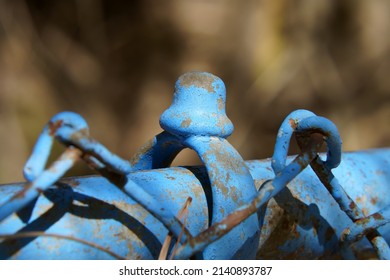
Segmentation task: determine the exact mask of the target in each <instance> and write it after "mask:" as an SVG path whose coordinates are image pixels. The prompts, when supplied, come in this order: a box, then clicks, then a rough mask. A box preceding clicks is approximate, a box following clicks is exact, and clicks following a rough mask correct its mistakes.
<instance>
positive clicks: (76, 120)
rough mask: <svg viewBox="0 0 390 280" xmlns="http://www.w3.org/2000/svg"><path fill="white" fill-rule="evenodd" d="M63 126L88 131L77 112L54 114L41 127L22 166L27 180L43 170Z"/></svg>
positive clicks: (30, 179)
mask: <svg viewBox="0 0 390 280" xmlns="http://www.w3.org/2000/svg"><path fill="white" fill-rule="evenodd" d="M64 127H66V128H68V129H71V130H72V131H85V132H87V131H88V125H87V123H86V122H85V120H84V119H83V118H82V117H81V116H80V115H79V114H76V113H73V112H62V113H59V114H57V115H55V116H54V117H53V118H52V119H51V120H50V121H49V122H48V124H47V125H46V126H45V127H44V128H43V131H42V133H41V134H40V136H39V137H38V140H37V142H36V144H35V146H34V148H33V152H32V154H31V156H30V157H29V159H28V160H27V162H26V164H25V166H24V169H23V173H24V177H25V178H26V180H27V181H29V182H31V181H33V180H35V179H36V178H37V177H38V176H39V174H41V173H42V172H43V170H44V169H45V166H46V164H47V160H48V158H49V155H50V151H51V148H52V147H53V142H54V138H55V137H56V136H57V134H58V130H59V129H61V128H64Z"/></svg>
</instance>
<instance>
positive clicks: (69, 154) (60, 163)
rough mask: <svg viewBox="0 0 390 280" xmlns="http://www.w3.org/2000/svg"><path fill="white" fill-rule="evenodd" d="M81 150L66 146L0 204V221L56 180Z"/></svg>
mask: <svg viewBox="0 0 390 280" xmlns="http://www.w3.org/2000/svg"><path fill="white" fill-rule="evenodd" d="M80 156H81V151H80V150H78V149H75V148H68V149H67V150H65V152H64V153H63V154H62V155H61V156H60V158H59V159H58V160H57V161H55V162H54V163H53V164H52V165H51V166H50V167H49V168H48V169H46V170H44V171H43V172H41V174H40V175H38V177H36V178H35V179H34V180H33V181H32V182H30V183H27V184H26V185H25V186H24V189H23V190H21V191H20V192H18V193H16V194H15V195H14V196H12V197H11V198H10V199H9V200H8V201H6V202H5V203H3V204H2V205H1V206H0V222H1V221H3V220H4V219H5V218H7V217H8V216H9V215H11V214H12V213H14V212H18V211H19V210H20V209H22V208H23V207H24V206H26V205H27V204H28V203H30V202H31V201H33V200H34V199H35V198H36V197H37V196H38V195H39V194H40V193H41V192H43V191H45V190H46V189H47V188H49V187H50V186H51V185H53V184H54V183H55V182H57V181H58V180H59V179H60V178H61V177H62V176H64V174H65V172H66V171H68V170H69V169H70V168H71V167H72V166H73V165H74V163H75V162H76V161H77V160H78V159H79V158H80Z"/></svg>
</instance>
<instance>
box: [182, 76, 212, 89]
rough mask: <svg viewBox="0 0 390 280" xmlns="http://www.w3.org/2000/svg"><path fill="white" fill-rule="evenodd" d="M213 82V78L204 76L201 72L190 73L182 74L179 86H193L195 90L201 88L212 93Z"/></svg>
mask: <svg viewBox="0 0 390 280" xmlns="http://www.w3.org/2000/svg"><path fill="white" fill-rule="evenodd" d="M214 81H215V77H214V76H211V75H205V74H203V73H201V72H191V73H187V74H184V75H182V76H181V77H180V86H182V87H186V88H188V87H190V86H195V87H197V88H203V89H205V90H207V91H208V92H209V93H213V92H214V87H213V83H214Z"/></svg>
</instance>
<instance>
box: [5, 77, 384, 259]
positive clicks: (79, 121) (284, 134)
mask: <svg viewBox="0 0 390 280" xmlns="http://www.w3.org/2000/svg"><path fill="white" fill-rule="evenodd" d="M225 101H226V93H225V86H224V84H223V82H222V81H221V80H220V79H219V78H218V77H216V76H214V75H212V74H209V73H203V72H191V73H187V74H184V75H183V76H181V77H180V78H179V80H178V81H177V83H176V86H175V93H174V99H173V102H172V105H171V106H170V107H169V108H168V109H167V110H166V111H165V112H164V113H163V114H162V116H161V118H160V124H161V127H162V128H163V129H164V131H163V132H162V133H160V134H159V135H156V136H155V137H154V138H152V139H151V140H150V141H149V142H148V143H147V144H146V145H145V146H144V147H142V148H141V149H140V150H139V152H138V153H137V154H136V155H134V157H133V158H132V159H130V160H129V161H127V160H124V159H121V158H120V157H118V156H116V155H114V154H112V153H111V152H110V151H109V150H108V149H107V148H106V147H104V146H103V145H101V144H100V143H99V142H97V141H96V140H94V139H93V138H91V137H90V136H89V133H88V126H87V123H86V121H85V120H84V119H83V118H82V117H81V116H79V115H77V114H74V113H71V112H64V113H60V114H58V115H56V116H54V117H53V118H52V120H50V122H49V123H48V125H47V126H46V127H45V128H44V130H43V132H42V134H41V136H40V137H39V138H38V141H37V144H36V146H35V148H34V150H33V153H32V155H31V157H30V159H29V160H28V161H27V163H26V167H25V170H24V173H25V177H26V180H27V181H28V182H27V183H25V184H9V185H2V186H0V258H2V259H8V258H11V259H12V258H15V259H42V258H43V259H55V258H58V259H105V258H127V259H155V258H157V257H158V256H159V253H160V251H161V248H162V244H163V243H164V241H165V240H166V237H167V235H168V234H172V235H173V238H174V242H175V243H176V244H175V246H173V244H171V246H170V248H169V250H168V251H169V257H170V258H175V259H187V258H198V259H254V258H258V259H263V258H268V259H269V258H270V259H279V258H282V259H283V258H285V259H312V258H344V259H354V258H366V256H365V255H364V254H367V253H369V254H373V253H375V257H376V258H380V259H390V250H389V246H388V242H389V241H390V226H389V222H390V206H389V205H390V195H389V191H390V190H389V189H388V185H389V182H390V174H389V170H390V150H389V149H378V150H372V151H361V152H354V153H342V152H341V139H340V136H339V133H338V131H337V128H336V126H335V125H334V124H333V123H332V122H331V121H329V120H328V119H326V118H323V117H320V116H316V115H315V114H314V113H312V112H309V111H306V110H298V111H294V112H292V113H291V114H290V115H289V116H287V118H286V119H285V121H284V122H283V123H282V125H281V127H280V130H279V132H278V134H277V138H276V144H275V151H274V155H273V157H272V159H269V160H264V161H247V162H245V161H244V160H243V159H242V158H241V156H240V155H239V153H238V152H237V151H236V150H235V149H234V148H233V147H232V146H231V145H230V144H229V142H228V141H227V140H226V137H228V136H229V135H230V134H231V133H232V132H233V125H232V123H231V121H230V120H229V118H228V117H227V116H226V112H225ZM293 135H295V137H296V139H297V142H298V144H299V146H300V148H301V153H300V154H299V155H297V156H296V157H288V156H287V153H288V147H289V143H290V140H291V137H292V136H293ZM54 140H58V141H60V142H61V143H63V144H64V145H66V146H67V147H68V148H67V150H65V152H64V154H63V155H62V156H61V157H60V158H59V159H58V160H57V161H55V162H54V163H52V164H51V165H50V166H49V167H46V165H47V159H48V157H49V154H50V149H51V146H52V144H53V141H54ZM323 143H325V144H326V145H327V153H326V154H324V155H318V152H319V150H320V147H321V145H322V144H323ZM185 148H190V149H193V150H194V151H195V152H196V153H197V154H198V155H199V157H200V159H201V160H202V162H203V163H204V166H198V167H169V166H170V164H171V163H172V161H173V159H174V158H175V157H176V155H177V154H178V153H179V152H180V151H181V150H183V149H185ZM77 160H84V161H85V162H86V163H87V164H88V165H89V166H90V167H91V168H93V169H95V170H97V171H98V172H99V173H100V174H101V175H102V177H84V178H83V177H80V178H62V176H63V174H64V173H65V172H66V171H67V170H68V169H69V168H71V167H72V166H73V165H74V163H75V162H76V161H77ZM309 165H310V167H309ZM189 202H190V203H189ZM187 203H189V205H188V207H187V208H183V206H184V205H187ZM183 209H186V210H185V211H184V212H183ZM179 213H180V214H179ZM183 213H185V214H184V215H185V216H186V217H185V218H182V214H183ZM176 247H177V248H176Z"/></svg>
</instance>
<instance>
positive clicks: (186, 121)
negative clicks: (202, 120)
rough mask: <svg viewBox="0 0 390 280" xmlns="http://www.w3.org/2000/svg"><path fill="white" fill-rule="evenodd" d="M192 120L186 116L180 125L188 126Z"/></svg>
mask: <svg viewBox="0 0 390 280" xmlns="http://www.w3.org/2000/svg"><path fill="white" fill-rule="evenodd" d="M191 123H192V121H191V119H190V118H186V119H185V120H184V121H182V122H181V124H180V127H184V128H186V127H189V126H190V125H191Z"/></svg>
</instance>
